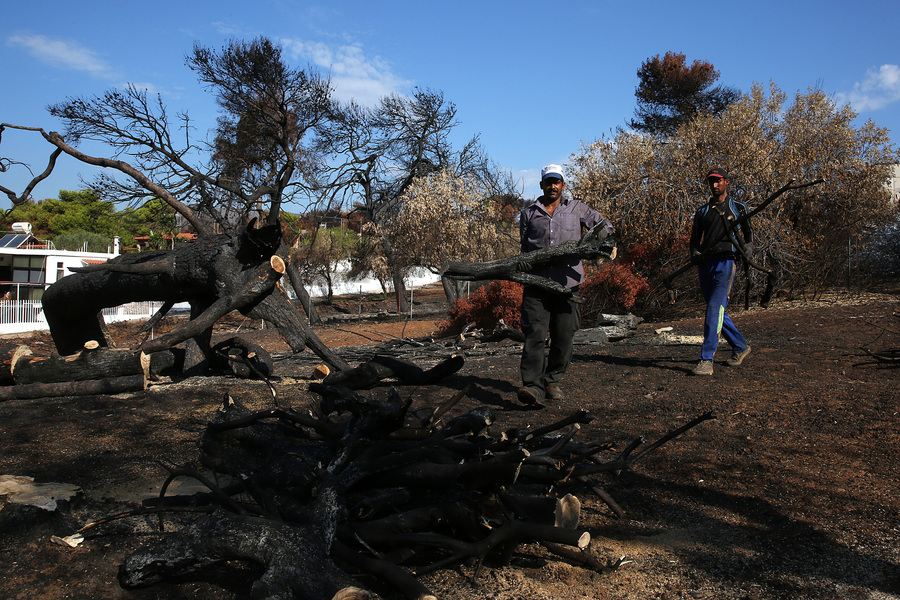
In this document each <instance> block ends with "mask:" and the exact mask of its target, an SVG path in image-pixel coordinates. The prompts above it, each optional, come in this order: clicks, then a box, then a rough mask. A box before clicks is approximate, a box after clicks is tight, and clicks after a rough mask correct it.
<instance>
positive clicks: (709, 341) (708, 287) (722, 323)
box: [697, 258, 747, 360]
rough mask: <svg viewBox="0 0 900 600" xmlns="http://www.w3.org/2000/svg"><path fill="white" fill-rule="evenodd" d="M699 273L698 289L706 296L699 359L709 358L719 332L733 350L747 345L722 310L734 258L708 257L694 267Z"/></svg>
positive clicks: (714, 347) (730, 279)
mask: <svg viewBox="0 0 900 600" xmlns="http://www.w3.org/2000/svg"><path fill="white" fill-rule="evenodd" d="M697 272H698V274H699V276H700V290H701V291H702V292H703V298H704V299H705V300H706V318H705V319H704V321H703V346H701V348H700V360H712V359H713V357H714V356H715V354H716V348H718V346H719V334H720V333H721V334H722V335H724V336H725V341H727V342H728V344H729V345H730V346H731V347H732V349H733V350H735V351H736V352H743V351H744V350H746V349H747V340H745V339H744V336H743V335H741V332H740V331H738V329H737V327H735V325H734V322H732V320H731V317H729V316H728V315H727V314H726V313H725V308H726V307H727V306H728V301H729V299H730V297H731V286H732V284H733V283H734V273H735V267H734V259H731V258H711V259H708V260H706V261H704V262H703V263H702V264H700V265H699V266H698V267H697Z"/></svg>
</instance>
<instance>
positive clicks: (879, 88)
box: [834, 65, 900, 112]
mask: <svg viewBox="0 0 900 600" xmlns="http://www.w3.org/2000/svg"><path fill="white" fill-rule="evenodd" d="M834 99H835V100H836V101H837V103H838V104H847V103H849V104H850V106H852V107H853V110H855V111H858V112H862V111H865V110H878V109H880V108H884V107H885V106H887V105H889V104H893V103H894V102H897V101H898V100H900V66H898V65H881V66H880V67H877V68H872V69H869V70H868V71H867V72H866V77H865V79H864V80H863V81H862V82H860V83H857V84H855V85H854V86H853V89H852V90H851V91H850V92H846V93H844V92H839V93H837V94H835V95H834Z"/></svg>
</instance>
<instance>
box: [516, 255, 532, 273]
mask: <svg viewBox="0 0 900 600" xmlns="http://www.w3.org/2000/svg"><path fill="white" fill-rule="evenodd" d="M533 268H534V264H533V263H532V262H531V259H529V258H526V257H525V255H524V254H520V255H519V256H517V257H516V271H518V272H519V273H527V272H528V271H530V270H531V269H533Z"/></svg>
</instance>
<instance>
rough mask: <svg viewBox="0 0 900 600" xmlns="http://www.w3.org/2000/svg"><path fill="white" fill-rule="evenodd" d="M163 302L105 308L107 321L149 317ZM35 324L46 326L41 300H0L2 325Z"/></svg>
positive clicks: (38, 326) (39, 326) (37, 326)
mask: <svg viewBox="0 0 900 600" xmlns="http://www.w3.org/2000/svg"><path fill="white" fill-rule="evenodd" d="M160 306H162V302H131V303H129V304H123V305H121V306H113V307H111V308H104V309H103V319H104V320H105V321H106V322H107V323H115V322H117V321H131V320H135V319H148V318H150V317H151V316H153V314H154V313H155V312H156V311H157V310H159V307H160ZM16 324H34V325H36V327H35V329H39V328H46V327H47V319H45V318H44V307H43V306H42V305H41V302H40V300H10V301H3V302H0V325H16Z"/></svg>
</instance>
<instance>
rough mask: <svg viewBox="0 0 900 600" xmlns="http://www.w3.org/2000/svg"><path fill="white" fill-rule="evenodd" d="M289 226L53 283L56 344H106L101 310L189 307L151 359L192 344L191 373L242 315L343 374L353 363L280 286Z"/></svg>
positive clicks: (50, 297) (69, 349)
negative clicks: (215, 331)
mask: <svg viewBox="0 0 900 600" xmlns="http://www.w3.org/2000/svg"><path fill="white" fill-rule="evenodd" d="M280 244H281V229H280V227H279V226H278V225H277V224H276V225H270V226H266V227H263V228H261V229H254V228H253V227H252V223H251V226H250V227H248V228H247V229H246V230H244V231H243V232H241V233H240V234H239V235H236V236H228V235H218V236H211V237H206V238H201V239H200V240H198V241H197V242H194V243H189V244H180V245H178V246H176V247H175V249H174V250H168V251H157V252H143V253H139V254H126V255H122V256H119V257H117V258H115V259H113V260H110V261H108V262H106V263H104V264H102V265H93V266H89V267H84V268H82V269H79V270H78V271H79V272H78V273H77V274H76V275H73V276H69V277H64V278H63V279H61V280H60V281H59V282H57V283H55V284H53V285H52V286H50V287H49V288H48V289H47V291H46V292H45V294H44V298H43V305H44V313H45V315H46V318H47V323H48V325H49V326H50V331H51V335H52V336H53V341H54V343H55V344H56V347H57V350H59V352H60V353H61V354H66V355H68V354H74V353H75V352H78V351H79V350H81V348H82V347H83V346H84V344H85V343H86V342H88V341H90V340H96V341H99V342H100V343H101V345H104V341H103V340H105V336H104V334H103V328H102V317H101V316H100V310H101V309H103V308H105V307H108V306H117V305H119V304H124V303H126V302H134V301H138V300H157V301H163V302H165V303H167V305H171V304H174V303H177V302H188V303H189V304H190V306H191V319H190V321H188V323H187V324H186V325H184V326H182V327H180V328H178V329H176V330H175V331H173V332H171V333H169V334H166V335H164V336H161V337H158V338H155V339H153V340H148V341H145V342H144V343H143V344H142V345H141V349H142V350H143V351H145V352H147V353H148V354H149V353H151V352H159V351H161V350H166V349H168V348H170V347H172V346H174V345H176V344H179V343H181V342H184V341H187V340H192V341H193V343H192V344H189V347H188V355H187V356H186V357H185V370H186V371H187V372H191V371H192V370H196V369H202V368H204V367H205V366H206V364H207V362H208V361H209V360H210V351H211V350H210V342H211V338H212V326H213V324H214V323H215V322H216V320H218V319H219V318H221V317H222V316H224V315H225V314H227V313H228V312H230V311H232V310H238V311H240V312H241V313H242V314H245V315H247V316H249V317H252V318H258V319H264V320H266V321H267V322H269V323H271V324H273V325H274V326H275V327H276V328H278V331H279V332H280V333H281V334H282V336H283V337H284V338H285V340H286V341H287V342H288V344H289V345H290V346H291V349H292V350H293V351H294V352H300V351H302V350H303V349H304V348H306V347H307V346H308V347H310V349H312V350H313V351H314V352H315V353H316V354H318V355H319V356H320V357H321V358H322V359H323V360H325V361H326V362H327V363H328V364H329V365H331V366H333V367H335V368H337V369H339V370H340V369H345V368H347V364H346V363H345V362H344V361H343V360H342V359H341V358H340V357H338V356H337V355H335V354H334V353H333V352H331V351H330V350H329V349H328V347H327V346H325V345H324V344H322V343H321V341H320V340H319V339H318V338H317V337H316V336H315V334H314V333H313V332H312V331H311V330H310V329H309V327H308V326H307V325H306V324H305V323H304V321H303V319H301V318H300V316H299V314H298V313H297V311H296V309H294V308H293V307H292V306H291V305H290V304H289V302H288V301H287V299H286V298H285V297H284V295H283V294H282V293H281V291H280V290H279V289H278V288H277V286H276V284H277V283H278V280H279V279H280V278H281V277H282V275H283V274H284V271H285V266H284V261H283V260H282V259H281V258H280V257H279V256H278V255H277V254H275V252H277V250H278V249H279V247H280Z"/></svg>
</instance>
